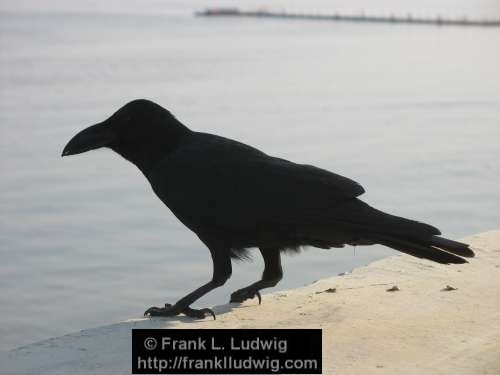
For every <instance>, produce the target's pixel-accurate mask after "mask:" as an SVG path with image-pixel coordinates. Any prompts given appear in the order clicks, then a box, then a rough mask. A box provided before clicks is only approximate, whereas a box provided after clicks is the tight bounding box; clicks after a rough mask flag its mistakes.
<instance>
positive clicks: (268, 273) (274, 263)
mask: <svg viewBox="0 0 500 375" xmlns="http://www.w3.org/2000/svg"><path fill="white" fill-rule="evenodd" d="M259 250H260V253H261V254H262V257H263V258H264V273H263V274H262V279H261V280H259V281H257V282H255V283H253V284H251V285H249V286H247V287H245V288H242V289H238V290H237V291H236V292H234V293H232V294H231V301H230V302H243V301H245V300H246V299H250V298H254V297H255V296H257V297H258V298H259V304H260V302H261V297H260V293H259V290H261V289H264V288H270V287H272V286H275V285H276V284H278V282H279V281H280V280H281V278H282V277H283V270H282V268H281V257H280V251H279V249H274V248H259Z"/></svg>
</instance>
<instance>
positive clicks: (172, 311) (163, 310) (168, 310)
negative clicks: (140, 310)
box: [144, 303, 181, 316]
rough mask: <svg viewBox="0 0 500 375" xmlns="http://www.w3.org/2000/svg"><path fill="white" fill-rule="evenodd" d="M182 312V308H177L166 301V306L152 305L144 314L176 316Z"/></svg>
mask: <svg viewBox="0 0 500 375" xmlns="http://www.w3.org/2000/svg"><path fill="white" fill-rule="evenodd" d="M180 313H181V310H179V309H178V308H175V307H174V306H172V305H171V304H170V303H166V304H165V307H156V306H153V307H150V308H149V309H147V310H146V311H145V312H144V316H148V315H149V316H176V315H179V314H180Z"/></svg>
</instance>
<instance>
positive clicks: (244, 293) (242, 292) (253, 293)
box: [229, 288, 262, 305]
mask: <svg viewBox="0 0 500 375" xmlns="http://www.w3.org/2000/svg"><path fill="white" fill-rule="evenodd" d="M254 297H257V298H258V299H259V305H260V304H261V303H262V297H261V295H260V292H259V291H258V290H255V289H246V288H243V289H239V290H237V291H236V292H234V293H233V294H231V299H230V301H229V302H240V303H241V302H243V301H245V300H247V299H252V298H254Z"/></svg>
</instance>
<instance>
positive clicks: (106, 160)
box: [0, 0, 500, 349]
mask: <svg viewBox="0 0 500 375" xmlns="http://www.w3.org/2000/svg"><path fill="white" fill-rule="evenodd" d="M225 3H226V4H230V3H231V4H232V2H227V1H226V2H224V1H223V2H218V3H217V4H215V5H220V4H222V5H224V4H225ZM268 3H269V2H268ZM457 3H458V4H457ZM40 4H41V3H39V2H35V1H33V0H30V1H28V0H23V1H15V2H2V5H1V6H0V10H1V11H2V12H1V13H0V137H1V138H0V153H1V154H0V168H1V185H0V189H1V194H0V220H1V226H0V252H1V253H0V255H1V263H0V337H1V338H0V348H1V349H8V348H12V347H15V346H18V345H22V344H26V343H29V342H32V341H35V340H39V339H43V338H47V337H50V336H54V335H61V334H64V333H68V332H71V331H75V330H78V329H81V328H86V327H91V326H95V325H102V324H106V323H110V322H115V321H119V320H123V319H126V318H130V317H133V316H139V315H140V314H142V312H143V311H144V309H145V308H146V307H149V306H150V305H155V304H156V305H158V304H160V303H162V302H166V301H170V302H173V301H175V300H176V299H178V298H179V297H181V296H183V295H184V294H185V293H187V292H188V291H190V290H192V289H193V288H195V287H197V286H199V285H201V284H202V283H204V282H206V281H207V280H208V278H209V277H210V272H211V267H210V266H209V253H208V251H207V250H206V249H205V248H204V247H203V246H202V244H201V243H200V242H199V241H198V240H197V238H196V237H195V236H194V235H193V234H192V233H190V232H189V231H188V230H187V229H186V228H184V227H183V226H182V225H181V224H180V223H179V222H177V220H176V219H175V218H174V217H173V215H172V214H171V213H170V212H169V211H168V209H167V208H166V207H164V206H163V205H162V204H161V202H160V201H159V200H158V199H157V198H156V197H155V196H154V195H153V193H152V191H151V189H150V187H149V186H148V184H147V182H146V181H145V180H144V178H143V177H142V175H141V174H140V173H139V172H138V171H137V170H136V169H135V167H134V166H132V165H131V164H129V163H127V162H125V161H124V160H121V159H120V158H119V157H118V156H117V155H114V154H113V153H112V152H110V151H105V150H102V151H96V152H92V153H88V154H83V155H80V156H78V157H71V158H65V159H61V158H60V153H61V151H62V148H63V146H64V145H65V144H66V142H67V141H68V140H69V139H70V138H71V137H72V136H73V135H74V134H75V133H76V132H77V131H78V130H80V129H82V128H84V127H86V126H88V125H91V124H93V123H96V122H98V121H100V120H102V119H104V118H105V117H107V116H108V115H110V114H111V113H112V112H113V111H114V110H116V109H117V108H118V107H120V106H121V105H123V104H124V103H126V102H127V101H129V100H131V99H134V98H139V97H146V98H149V99H152V100H154V101H156V102H158V103H160V104H162V105H164V106H165V107H167V108H169V109H170V110H171V111H172V112H173V113H174V114H175V115H176V116H177V117H178V118H179V119H180V120H181V121H183V122H184V123H186V124H188V125H189V126H190V127H192V128H193V129H196V130H200V131H207V132H213V133H218V134H222V135H225V136H227V137H231V138H235V139H238V140H241V141H244V142H247V143H249V144H252V145H254V146H256V147H259V148H261V149H263V150H265V151H266V152H268V153H270V154H273V155H277V156H280V157H284V158H288V159H291V160H294V161H300V162H304V163H311V164H315V165H318V166H321V167H324V168H327V169H330V170H333V171H336V172H337V173H341V174H344V175H346V176H349V177H351V178H353V179H355V180H357V181H359V182H360V183H361V184H362V185H363V186H364V187H365V188H366V190H367V193H366V194H365V196H364V199H365V200H366V201H367V202H369V203H370V204H372V205H374V206H376V207H378V208H380V209H383V210H385V211H388V212H392V213H394V214H399V215H402V216H406V217H411V218H416V219H419V220H422V221H427V222H430V223H433V224H434V225H436V226H438V227H439V228H440V229H441V230H442V231H443V233H445V234H446V235H448V236H450V237H453V238H459V237H462V236H465V235H467V234H471V233H475V232H480V231H485V230H488V229H493V228H497V227H499V226H500V204H499V198H500V194H499V193H498V191H500V190H499V186H500V171H499V161H500V160H499V159H500V147H499V142H498V140H499V138H500V90H499V89H500V73H499V71H498V66H500V50H499V49H498V46H499V45H500V31H499V29H481V28H458V27H449V28H444V27H443V28H439V27H432V26H430V27H429V26H408V25H406V26H405V25H399V26H391V25H367V24H350V23H349V24H337V23H328V22H308V21H280V20H256V19H206V18H195V17H193V16H192V12H193V11H194V10H199V9H202V8H204V7H205V6H207V2H201V1H183V2H159V1H152V0H151V1H149V2H143V1H141V2H133V1H127V2H122V1H120V2H116V3H115V4H113V3H110V2H106V5H98V4H97V3H96V2H91V1H87V2H78V4H71V5H69V2H65V1H52V2H44V3H43V7H42V5H40ZM270 4H271V6H272V5H274V6H275V7H276V8H278V9H280V8H281V7H284V8H286V9H292V10H294V9H295V10H296V9H299V8H300V9H303V10H311V9H313V10H322V11H329V10H336V9H337V10H341V11H352V12H355V11H359V10H365V11H366V12H367V13H368V12H369V11H370V9H373V12H378V13H380V14H384V13H385V14H387V13H388V12H390V11H393V12H395V13H398V12H399V14H406V13H407V12H409V11H411V12H416V13H415V14H419V15H435V14H438V13H439V14H442V15H449V16H462V15H467V16H468V17H471V18H472V17H490V18H495V17H494V16H495V15H498V14H500V7H499V6H498V3H497V2H495V1H486V0H485V1H472V0H462V1H460V2H456V1H445V0H442V1H438V2H435V1H433V2H426V3H425V4H424V3H421V2H419V4H418V6H419V7H418V8H416V6H415V5H414V4H410V2H408V4H404V2H403V3H401V2H392V1H389V0H387V1H385V2H380V3H379V4H378V8H373V6H372V8H370V7H369V4H368V6H367V3H366V2H363V1H358V2H355V3H353V2H348V3H347V2H341V1H335V2H326V1H315V2H311V3H310V4H311V8H304V5H303V4H304V3H299V2H283V1H281V2H280V1H274V2H271V3H270ZM300 4H301V7H299V6H298V5H300ZM245 5H246V6H247V7H248V8H250V9H252V8H253V9H255V8H256V7H258V6H260V5H261V4H259V3H258V2H248V3H247V2H245ZM118 7H120V8H118ZM389 254H393V252H392V251H391V250H388V249H386V248H383V247H367V248H360V247H358V248H357V249H356V251H355V253H354V251H353V249H352V248H347V249H344V250H332V251H322V250H309V251H306V252H305V253H303V254H301V255H300V256H296V257H287V258H286V259H284V263H285V264H284V269H285V278H284V280H283V282H282V283H281V284H280V288H290V287H295V286H300V285H304V284H308V283H310V282H312V281H313V280H315V279H318V278H320V277H326V276H331V275H335V274H336V273H339V272H342V271H345V270H348V269H351V268H352V267H355V266H358V265H361V264H365V263H368V262H369V261H371V260H373V259H376V258H379V257H382V256H386V255H389ZM261 269H262V262H261V261H260V259H258V257H256V259H255V261H254V263H239V264H236V265H235V267H234V276H233V277H232V279H231V280H230V281H229V282H228V284H227V285H226V286H224V287H223V288H220V289H219V290H217V291H215V292H213V293H211V294H209V295H208V296H206V297H204V298H203V299H202V300H200V302H199V303H198V306H206V305H212V304H220V303H224V302H226V301H227V300H228V298H229V297H228V296H229V294H230V293H231V292H232V291H233V290H235V289H238V288H239V287H241V286H244V285H246V284H249V283H250V282H252V281H254V280H255V279H257V277H258V276H259V275H260V272H261Z"/></svg>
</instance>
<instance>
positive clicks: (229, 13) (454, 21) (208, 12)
mask: <svg viewBox="0 0 500 375" xmlns="http://www.w3.org/2000/svg"><path fill="white" fill-rule="evenodd" d="M195 14H196V15H197V16H201V17H253V18H283V19H306V20H319V21H340V22H370V23H392V24H417V25H438V26H481V27H499V26H500V19H498V20H478V19H475V20H474V19H468V18H466V17H463V18H445V17H441V16H437V17H435V18H425V17H413V16H412V15H411V14H409V15H407V16H405V17H402V16H394V15H390V16H370V15H365V14H364V13H362V14H358V15H346V14H339V13H334V14H308V13H294V12H286V11H281V12H278V11H268V10H255V11H246V10H240V9H238V8H208V9H205V10H203V11H200V12H196V13H195Z"/></svg>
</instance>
